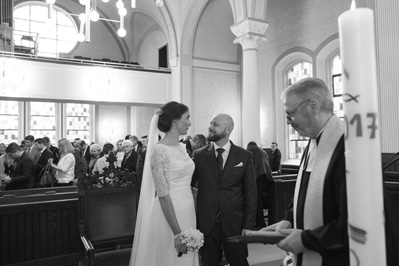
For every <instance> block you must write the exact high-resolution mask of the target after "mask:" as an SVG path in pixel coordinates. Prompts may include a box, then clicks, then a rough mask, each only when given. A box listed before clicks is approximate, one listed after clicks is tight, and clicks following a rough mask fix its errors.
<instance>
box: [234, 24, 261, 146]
mask: <svg viewBox="0 0 399 266" xmlns="http://www.w3.org/2000/svg"><path fill="white" fill-rule="evenodd" d="M267 26H268V24H267V23H265V22H261V21H258V20H254V19H250V18H247V19H245V20H244V21H242V22H240V23H239V24H236V25H233V26H232V27H231V31H232V32H233V33H234V34H235V35H236V36H237V38H236V39H235V40H234V43H239V44H241V46H242V95H241V96H242V102H241V106H242V115H241V119H242V145H243V147H246V146H247V144H248V142H250V141H255V142H256V143H257V144H258V145H260V144H261V136H260V101H259V79H258V46H259V43H260V42H261V41H264V40H266V38H265V37H263V33H264V32H265V31H266V29H267Z"/></svg>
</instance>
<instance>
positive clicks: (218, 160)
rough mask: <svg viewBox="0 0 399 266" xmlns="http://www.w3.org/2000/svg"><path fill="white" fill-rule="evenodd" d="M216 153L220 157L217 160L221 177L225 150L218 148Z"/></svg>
mask: <svg viewBox="0 0 399 266" xmlns="http://www.w3.org/2000/svg"><path fill="white" fill-rule="evenodd" d="M216 151H217V153H218V156H217V157H216V160H217V162H218V173H219V175H221V173H222V171H223V156H222V154H223V152H224V149H223V148H218V149H216Z"/></svg>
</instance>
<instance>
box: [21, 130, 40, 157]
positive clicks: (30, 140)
mask: <svg viewBox="0 0 399 266" xmlns="http://www.w3.org/2000/svg"><path fill="white" fill-rule="evenodd" d="M24 140H25V148H24V152H26V153H27V154H28V155H29V156H30V157H31V158H32V159H33V161H34V162H35V163H37V161H39V158H40V152H39V150H38V149H37V148H36V147H35V145H34V144H35V137H33V136H32V135H28V136H26V137H25V138H24Z"/></svg>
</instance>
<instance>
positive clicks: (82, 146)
mask: <svg viewBox="0 0 399 266" xmlns="http://www.w3.org/2000/svg"><path fill="white" fill-rule="evenodd" d="M76 146H77V148H78V149H79V150H80V152H81V154H82V155H83V157H84V158H85V160H86V163H87V165H89V162H90V158H91V153H90V145H88V144H87V143H86V142H85V141H84V140H83V139H81V140H79V141H77V142H76Z"/></svg>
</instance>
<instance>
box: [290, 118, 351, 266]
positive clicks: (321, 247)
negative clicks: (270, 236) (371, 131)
mask: <svg viewBox="0 0 399 266" xmlns="http://www.w3.org/2000/svg"><path fill="white" fill-rule="evenodd" d="M332 136H333V137H332ZM308 149H309V145H308V147H307V149H306V150H305V152H304V156H303V159H302V161H301V167H300V173H299V174H298V180H297V184H296V188H295V196H294V202H295V204H294V206H293V208H292V209H291V210H290V211H289V212H287V216H286V217H285V220H289V221H290V222H291V224H293V225H295V228H297V229H303V230H304V231H303V232H302V235H301V237H302V242H303V245H304V246H305V247H306V248H307V249H308V250H309V251H307V252H304V253H301V254H298V255H297V256H296V257H295V264H294V265H296V266H324V265H329V266H349V240H348V233H347V225H348V214H347V195H346V175H345V155H344V135H343V127H342V125H341V121H340V119H339V118H337V117H336V116H333V117H332V118H330V120H329V122H328V123H327V125H326V127H325V128H324V130H323V132H322V134H321V137H320V140H319V142H318V148H317V151H316V155H315V156H316V159H315V164H314V167H313V169H312V173H309V172H307V171H306V169H305V167H304V165H305V164H306V156H307V154H308ZM326 151H327V152H326ZM328 151H329V153H330V154H328V155H326V154H325V153H328ZM320 168H324V170H320ZM320 180H322V182H319V181H320Z"/></svg>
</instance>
